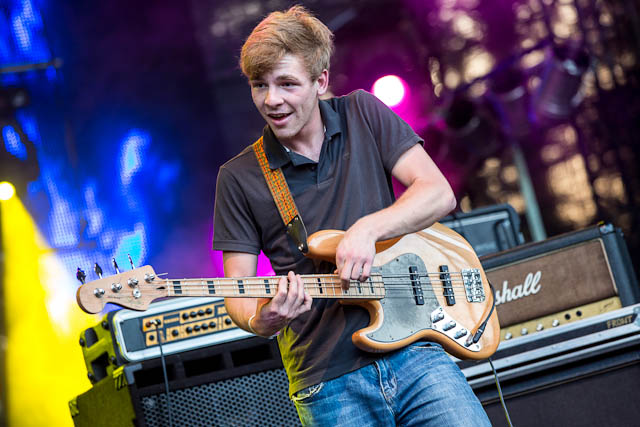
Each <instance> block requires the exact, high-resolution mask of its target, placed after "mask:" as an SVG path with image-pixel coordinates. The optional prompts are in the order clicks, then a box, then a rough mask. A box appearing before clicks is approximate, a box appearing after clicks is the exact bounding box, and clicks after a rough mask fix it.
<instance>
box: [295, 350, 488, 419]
mask: <svg viewBox="0 0 640 427" xmlns="http://www.w3.org/2000/svg"><path fill="white" fill-rule="evenodd" d="M292 400H293V402H294V403H295V405H296V408H297V410H298V415H299V417H300V421H301V422H302V424H303V425H305V426H358V427H364V426H395V425H398V426H438V427H454V426H455V427H471V426H473V427H478V426H491V423H490V422H489V418H488V417H487V414H486V413H485V412H484V409H483V408H482V405H481V404H480V402H479V401H478V398H477V397H476V396H475V394H474V393H473V391H472V390H471V387H469V384H468V383H467V380H466V378H465V377H464V374H463V373H462V372H461V371H460V369H459V368H458V366H457V365H456V364H455V363H454V362H453V361H452V360H451V359H450V358H449V356H448V355H447V354H446V353H445V352H444V350H443V349H442V347H441V346H440V345H438V344H435V343H416V344H412V345H410V346H408V347H406V348H404V349H403V350H400V351H398V352H395V353H392V354H390V355H388V356H386V357H384V358H382V359H379V360H378V361H376V362H375V363H373V364H371V365H368V366H365V367H363V368H360V369H358V370H357V371H353V372H350V373H348V374H345V375H342V376H341V377H338V378H335V379H333V380H330V381H326V382H323V383H320V384H317V385H314V386H311V387H307V388H306V389H303V390H301V391H299V392H297V393H295V394H294V395H293V397H292Z"/></svg>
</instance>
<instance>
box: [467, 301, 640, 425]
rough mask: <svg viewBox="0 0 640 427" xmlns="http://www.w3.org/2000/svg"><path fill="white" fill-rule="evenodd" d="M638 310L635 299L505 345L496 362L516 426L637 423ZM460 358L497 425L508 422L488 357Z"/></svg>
mask: <svg viewBox="0 0 640 427" xmlns="http://www.w3.org/2000/svg"><path fill="white" fill-rule="evenodd" d="M639 314H640V305H638V304H636V305H632V306H628V307H624V308H621V309H618V310H613V311H609V312H607V313H603V314H599V315H597V316H593V317H590V318H588V319H583V320H580V321H578V322H574V323H571V324H567V325H561V326H558V327H557V328H553V329H549V330H544V331H541V332H539V333H537V334H533V335H529V336H526V337H522V338H519V339H517V340H512V341H506V342H502V343H500V347H499V348H498V351H497V352H496V354H495V355H494V356H493V357H492V360H493V364H494V366H495V368H496V370H497V371H498V375H499V378H500V383H501V386H502V392H503V394H504V398H505V401H506V404H507V407H508V408H509V413H510V415H511V420H512V422H513V424H514V425H516V426H518V427H529V426H531V427H534V426H535V427H538V426H540V425H544V426H569V425H571V426H578V425H583V426H587V425H589V426H601V425H610V426H623V425H625V426H627V425H636V424H637V421H638V420H639V419H640V406H638V405H636V404H635V403H634V402H635V399H636V396H638V394H639V393H640V317H639V316H638V315H639ZM457 363H458V365H459V366H460V367H461V368H462V371H463V373H464V374H465V376H466V377H467V380H468V381H469V384H470V385H471V387H472V388H473V390H474V392H475V393H476V395H477V396H478V398H479V399H480V401H481V402H482V404H483V406H484V408H485V410H486V411H487V414H488V415H489V418H490V420H491V422H492V424H493V425H494V426H505V425H506V424H507V423H506V420H505V416H504V413H503V410H502V407H501V406H500V401H499V399H498V395H497V389H496V385H495V379H494V377H493V372H492V371H491V367H490V365H489V363H488V362H486V361H484V362H471V361H458V362H457Z"/></svg>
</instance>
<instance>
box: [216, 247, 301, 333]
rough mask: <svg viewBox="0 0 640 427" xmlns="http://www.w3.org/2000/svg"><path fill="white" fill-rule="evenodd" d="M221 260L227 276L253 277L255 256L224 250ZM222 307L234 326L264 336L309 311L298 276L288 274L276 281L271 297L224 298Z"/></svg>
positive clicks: (291, 273) (256, 261) (256, 266)
mask: <svg viewBox="0 0 640 427" xmlns="http://www.w3.org/2000/svg"><path fill="white" fill-rule="evenodd" d="M222 258H223V260H224V275H225V276H226V277H252V276H255V275H256V271H257V268H258V256H257V255H253V254H248V253H242V252H227V251H225V252H223V253H222ZM224 304H225V307H226V308H227V313H228V314H229V316H231V319H233V321H234V323H235V324H236V325H238V326H239V327H241V328H242V329H244V330H246V331H249V332H251V333H255V334H257V335H261V336H265V337H266V336H271V335H273V334H275V333H276V332H278V331H279V330H281V329H282V328H284V327H285V326H286V325H287V324H288V323H289V322H290V321H291V320H293V319H295V318H296V317H298V316H299V315H301V314H302V313H304V312H306V311H309V310H310V309H311V296H309V294H308V293H307V292H305V290H304V284H303V282H302V279H301V278H300V276H299V275H295V274H294V273H293V272H291V271H290V272H289V274H288V275H287V276H283V277H282V278H280V280H279V281H278V291H277V292H276V295H275V296H274V297H273V298H225V300H224ZM252 317H253V318H252ZM249 319H251V326H249Z"/></svg>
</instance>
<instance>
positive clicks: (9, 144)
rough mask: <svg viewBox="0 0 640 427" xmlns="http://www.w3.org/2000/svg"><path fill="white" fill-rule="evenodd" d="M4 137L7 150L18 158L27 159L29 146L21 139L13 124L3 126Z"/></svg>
mask: <svg viewBox="0 0 640 427" xmlns="http://www.w3.org/2000/svg"><path fill="white" fill-rule="evenodd" d="M2 139H3V140H4V147H5V148H6V150H7V151H8V152H9V153H11V154H12V155H14V156H15V157H17V158H18V159H20V160H22V161H25V160H27V147H25V146H24V144H23V143H22V141H20V136H19V135H18V132H16V130H15V129H14V128H13V127H12V126H5V127H3V128H2Z"/></svg>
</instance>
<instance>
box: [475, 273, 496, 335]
mask: <svg viewBox="0 0 640 427" xmlns="http://www.w3.org/2000/svg"><path fill="white" fill-rule="evenodd" d="M487 281H488V280H487ZM489 287H490V288H491V295H492V297H493V301H492V303H491V310H489V314H488V315H487V318H486V319H484V322H482V324H480V327H479V328H478V330H477V331H476V333H475V334H473V343H474V344H475V343H477V342H478V341H480V337H481V336H482V334H483V333H484V329H485V328H486V327H487V323H489V319H490V318H491V315H492V314H493V310H494V309H495V308H496V290H495V289H494V288H493V285H492V284H491V282H489Z"/></svg>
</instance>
